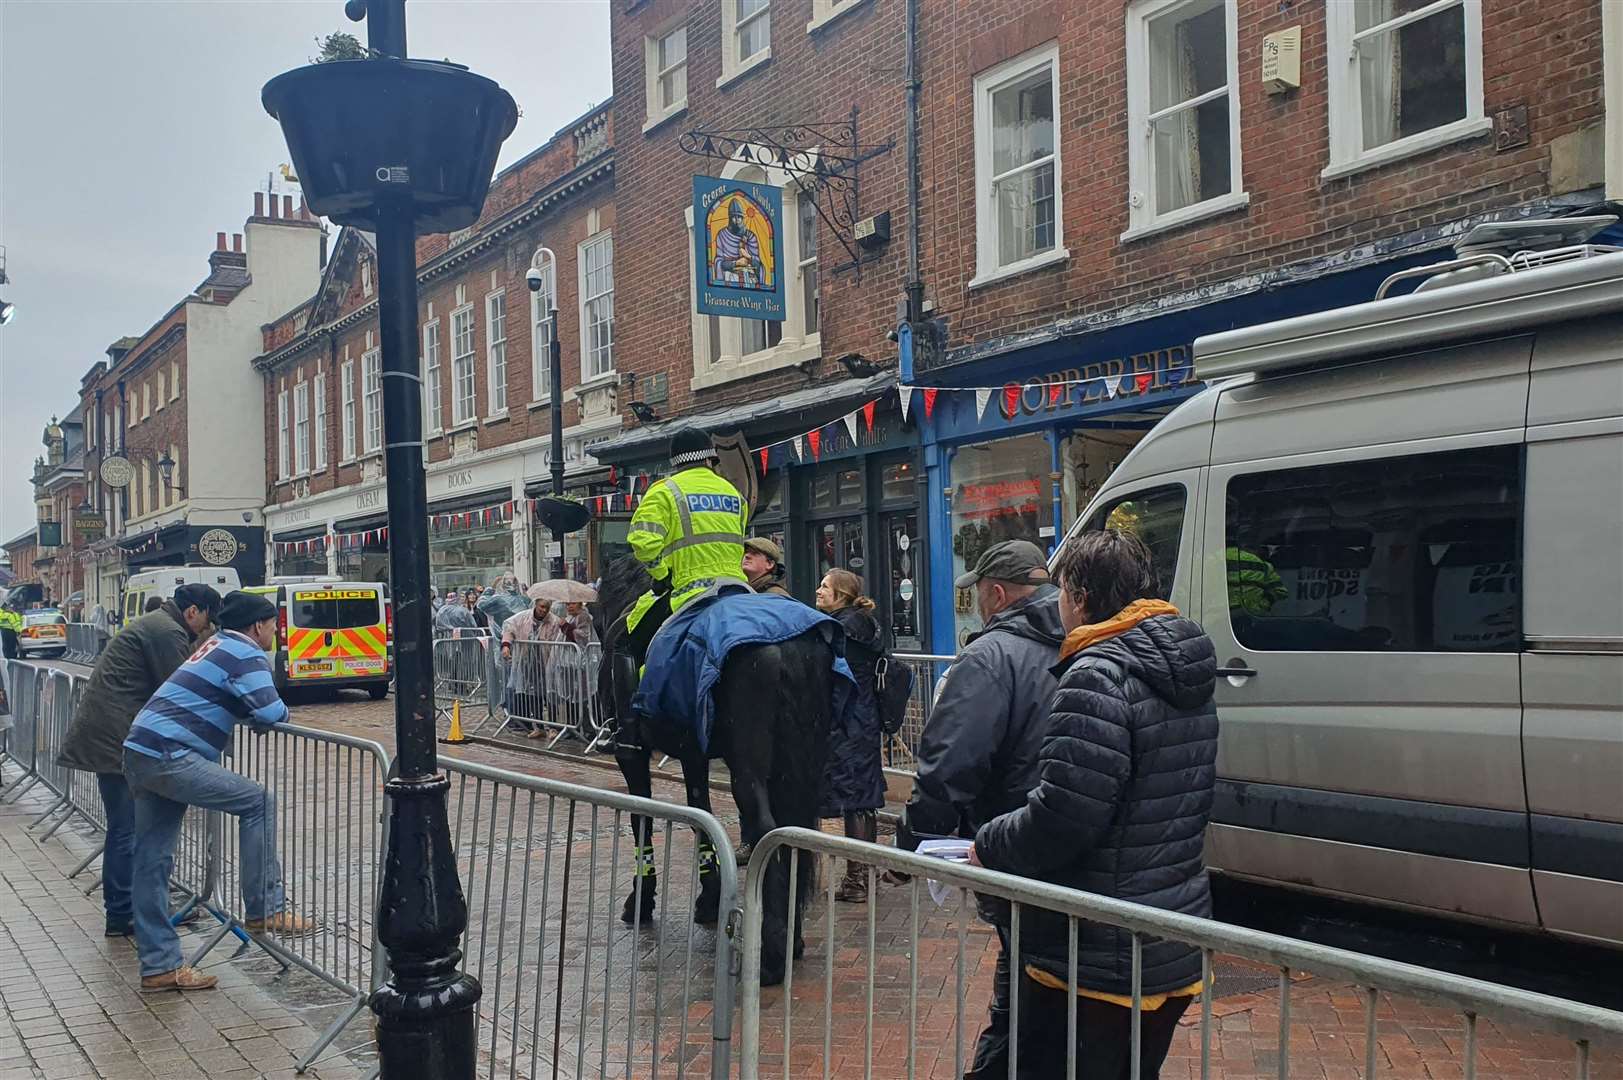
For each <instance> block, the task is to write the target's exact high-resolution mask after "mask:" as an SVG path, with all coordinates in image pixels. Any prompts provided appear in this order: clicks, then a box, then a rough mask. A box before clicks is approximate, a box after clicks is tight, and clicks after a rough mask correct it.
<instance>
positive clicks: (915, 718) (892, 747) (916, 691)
mask: <svg viewBox="0 0 1623 1080" xmlns="http://www.w3.org/2000/svg"><path fill="white" fill-rule="evenodd" d="M954 659H955V658H954V657H951V656H940V655H937V654H935V653H893V654H892V655H891V662H892V663H895V664H905V665H907V667H908V668H909V669H910V670H911V671H912V672H913V693H912V695H911V697H910V698H909V699H908V703H907V713H906V716H905V718H904V719H903V720H902V727H901V730H899V731H897V732H896V734H894V735H890V736H887V737H886V738H885V741H884V745H883V747H882V750H883V751H884V759H885V769H886V770H887V771H889V772H895V773H902V774H904V775H907V776H911V775H913V774H914V773H915V772H917V771H918V753H919V739H920V738H921V737H922V736H923V734H924V726H925V725H926V724H928V723H929V722H930V708H931V706H932V705H934V703H935V691H936V687H937V686H938V685H939V684H940V681H941V676H943V675H945V674H946V673H947V668H948V667H950V666H951V665H952V662H953V660H954Z"/></svg>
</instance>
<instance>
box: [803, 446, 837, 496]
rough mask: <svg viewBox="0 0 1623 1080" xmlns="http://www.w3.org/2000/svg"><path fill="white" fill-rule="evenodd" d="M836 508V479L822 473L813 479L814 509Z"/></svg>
mask: <svg viewBox="0 0 1623 1080" xmlns="http://www.w3.org/2000/svg"><path fill="white" fill-rule="evenodd" d="M797 450H798V448H797ZM833 507H834V477H832V476H830V475H829V474H828V473H822V474H820V475H818V476H816V477H813V478H812V509H814V510H831V509H833Z"/></svg>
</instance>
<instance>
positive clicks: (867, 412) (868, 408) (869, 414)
mask: <svg viewBox="0 0 1623 1080" xmlns="http://www.w3.org/2000/svg"><path fill="white" fill-rule="evenodd" d="M878 404H879V402H878V401H870V402H868V404H866V405H864V406H863V407H862V418H863V419H864V420H866V421H867V422H868V434H869V435H872V434H873V414H874V406H876V405H878ZM853 441H855V439H854V437H853Z"/></svg>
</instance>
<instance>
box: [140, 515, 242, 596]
mask: <svg viewBox="0 0 1623 1080" xmlns="http://www.w3.org/2000/svg"><path fill="white" fill-rule="evenodd" d="M121 546H122V548H123V551H124V564H125V566H126V568H127V570H128V572H129V573H130V574H138V573H140V572H141V571H143V570H155V569H158V568H159V567H164V566H229V567H231V568H232V569H233V570H235V571H236V572H237V577H238V579H239V580H240V581H241V582H242V584H244V585H258V584H260V583H261V582H263V581H264V580H265V531H264V530H263V529H261V528H259V527H258V526H238V525H204V524H195V523H191V522H187V521H175V522H171V523H170V524H167V525H161V526H159V527H157V528H156V529H153V530H152V531H150V532H147V533H142V534H137V535H135V536H133V537H127V538H126V539H124V540H123V541H122V542H121Z"/></svg>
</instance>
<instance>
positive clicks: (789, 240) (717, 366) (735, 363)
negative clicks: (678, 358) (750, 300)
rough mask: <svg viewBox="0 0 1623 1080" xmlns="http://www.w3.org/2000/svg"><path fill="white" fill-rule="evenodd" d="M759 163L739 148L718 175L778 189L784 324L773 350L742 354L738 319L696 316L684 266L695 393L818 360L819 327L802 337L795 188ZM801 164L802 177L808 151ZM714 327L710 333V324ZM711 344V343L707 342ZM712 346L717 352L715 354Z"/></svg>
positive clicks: (692, 272) (692, 271)
mask: <svg viewBox="0 0 1623 1080" xmlns="http://www.w3.org/2000/svg"><path fill="white" fill-rule="evenodd" d="M759 157H760V154H759V153H757V151H756V148H753V147H744V148H742V149H740V150H739V152H738V154H737V155H736V156H735V157H734V159H733V160H732V161H729V162H728V163H727V164H726V165H725V166H723V168H722V170H721V175H722V177H723V178H724V179H728V180H733V179H740V178H742V179H751V180H754V181H755V182H757V183H765V184H768V185H771V186H774V187H779V188H782V189H783V218H784V220H783V232H782V236H783V251H782V253H781V254H782V259H781V260H780V263H779V269H780V272H784V270H785V268H788V269H787V273H788V274H789V275H790V276H789V277H787V278H786V279H785V281H784V283H783V297H784V320H783V326H782V336H781V338H780V339H779V341H778V343H777V344H776V345H772V346H769V347H767V348H765V349H760V350H757V351H755V352H751V353H745V352H744V351H743V346H744V334H743V326H742V322H741V320H739V319H728V318H718V317H717V316H714V315H701V314H699V312H698V310H697V309H698V289H699V282H698V277H697V269H696V268H695V267H694V266H693V260H692V259H689V260H688V264H689V265H688V310H689V311H691V312H693V316H692V323H691V334H692V348H693V382H692V387H693V389H695V390H703V389H706V388H709V387H713V386H720V385H723V384H725V383H730V382H736V381H738V380H740V379H748V378H753V377H754V376H756V375H761V374H764V373H766V372H769V371H777V370H779V369H782V368H787V367H793V366H794V365H796V364H802V363H805V362H806V361H807V360H810V359H813V358H815V357H817V356H820V355H822V350H823V336H822V333H821V327H819V330H818V332H817V333H810V334H808V333H806V332H805V331H806V313H805V310H804V308H805V288H804V281H803V279H802V277H801V274H802V273H803V271H804V264H803V262H802V260H801V257H800V229H799V227H798V223H799V213H800V204H799V199H800V195H801V190H802V189H801V186H800V184H799V182H798V181H797V180H796V178H795V176H794V175H791V174H790V173H789V172H788V171H787V170H785V169H781V168H778V167H777V166H770V167H762V166H760V165H756V164H755V163H754V159H757V158H759ZM804 158H805V160H804V161H797V162H796V163H795V164H796V173H797V174H804V173H808V172H810V171H811V170H813V169H815V167H816V159H817V151H816V150H810V151H807V152H806V153H805V155H804ZM682 213H683V220H684V224H685V227H686V230H687V234H686V235H687V241H688V246H687V248H686V250H688V251H692V250H693V229H694V224H693V220H694V219H693V208H692V207H691V206H689V207H684V208H683V211H682ZM712 319H715V320H716V322H717V327H716V332H715V334H714V335H712V333H711V320H712ZM713 338H714V341H713V340H712V339H713ZM714 346H719V349H720V351H719V354H718V353H717V352H716V351H715V348H714Z"/></svg>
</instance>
